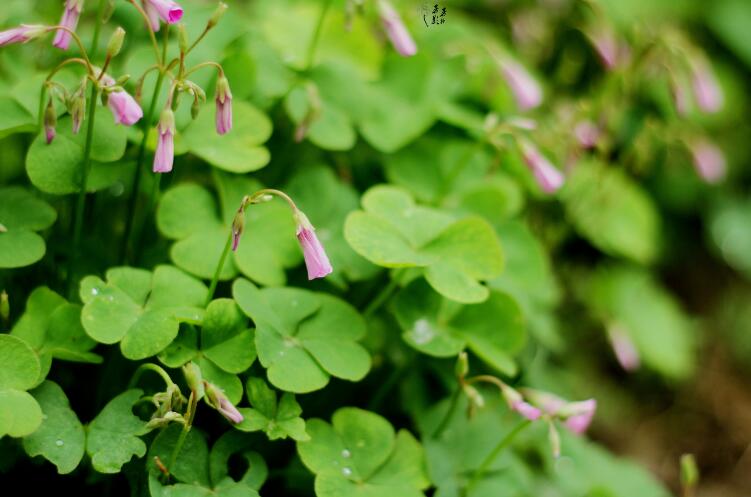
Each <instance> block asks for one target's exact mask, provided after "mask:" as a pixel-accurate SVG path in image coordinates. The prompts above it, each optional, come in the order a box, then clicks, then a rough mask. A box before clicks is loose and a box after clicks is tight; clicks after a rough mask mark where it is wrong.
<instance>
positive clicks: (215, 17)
mask: <svg viewBox="0 0 751 497" xmlns="http://www.w3.org/2000/svg"><path fill="white" fill-rule="evenodd" d="M226 10H227V4H226V3H224V2H219V5H217V6H216V9H215V10H214V13H213V14H211V17H209V22H208V23H206V29H211V28H213V27H214V26H216V25H217V24H218V23H219V20H220V19H221V18H222V16H223V15H224V12H225V11H226Z"/></svg>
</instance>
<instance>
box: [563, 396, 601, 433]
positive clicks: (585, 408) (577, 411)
mask: <svg viewBox="0 0 751 497" xmlns="http://www.w3.org/2000/svg"><path fill="white" fill-rule="evenodd" d="M595 410H597V401H596V400H595V399H588V400H583V401H581V402H570V403H568V404H566V405H565V406H564V407H563V408H562V409H561V410H560V411H559V412H558V415H559V416H561V417H565V420H564V421H563V424H564V425H565V426H566V428H568V429H569V430H571V431H572V432H574V433H576V434H577V435H581V434H582V433H584V432H585V431H587V428H589V425H590V423H592V418H593V417H594V415H595Z"/></svg>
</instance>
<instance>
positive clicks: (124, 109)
mask: <svg viewBox="0 0 751 497" xmlns="http://www.w3.org/2000/svg"><path fill="white" fill-rule="evenodd" d="M102 84H104V86H112V85H114V84H115V80H114V79H113V78H112V77H111V76H109V75H107V74H105V75H104V76H102ZM107 97H108V98H107V106H109V108H110V110H111V111H112V115H113V116H115V123H117V124H124V125H126V126H132V125H133V124H135V123H137V122H138V120H139V119H141V118H142V117H143V110H142V109H141V106H140V105H138V102H136V99H135V98H133V97H132V96H131V95H130V94H129V93H128V92H126V91H125V90H119V91H113V92H111V93H110V94H109V95H108V96H107Z"/></svg>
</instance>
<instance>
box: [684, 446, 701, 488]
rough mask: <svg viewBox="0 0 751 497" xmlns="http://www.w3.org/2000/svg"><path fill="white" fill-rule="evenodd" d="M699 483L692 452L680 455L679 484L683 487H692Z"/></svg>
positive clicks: (697, 470) (697, 469)
mask: <svg viewBox="0 0 751 497" xmlns="http://www.w3.org/2000/svg"><path fill="white" fill-rule="evenodd" d="M698 483H699V468H698V467H697V465H696V459H694V455H693V454H683V455H682V456H681V485H683V488H684V489H693V488H694V487H695V486H696V485H697V484H698Z"/></svg>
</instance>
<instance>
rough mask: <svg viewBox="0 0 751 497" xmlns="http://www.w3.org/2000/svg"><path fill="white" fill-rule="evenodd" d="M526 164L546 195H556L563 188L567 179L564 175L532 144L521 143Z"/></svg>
mask: <svg viewBox="0 0 751 497" xmlns="http://www.w3.org/2000/svg"><path fill="white" fill-rule="evenodd" d="M520 146H521V150H522V156H523V157H524V162H525V163H526V164H527V167H529V168H530V169H531V170H532V174H533V175H534V177H535V181H536V182H537V184H538V185H539V186H540V189H542V191H544V192H545V193H554V192H555V191H557V190H558V189H559V188H560V187H562V186H563V183H564V182H565V178H564V176H563V174H562V173H561V172H560V171H559V170H558V169H556V168H555V166H553V164H551V163H550V161H549V160H548V159H547V158H546V157H545V156H544V155H542V153H541V152H540V151H539V150H538V149H537V147H536V146H534V145H533V144H532V143H531V142H528V141H526V140H523V141H520Z"/></svg>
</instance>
